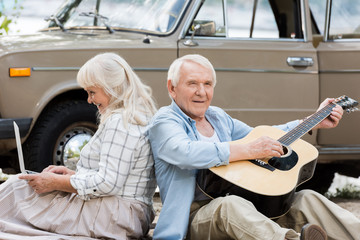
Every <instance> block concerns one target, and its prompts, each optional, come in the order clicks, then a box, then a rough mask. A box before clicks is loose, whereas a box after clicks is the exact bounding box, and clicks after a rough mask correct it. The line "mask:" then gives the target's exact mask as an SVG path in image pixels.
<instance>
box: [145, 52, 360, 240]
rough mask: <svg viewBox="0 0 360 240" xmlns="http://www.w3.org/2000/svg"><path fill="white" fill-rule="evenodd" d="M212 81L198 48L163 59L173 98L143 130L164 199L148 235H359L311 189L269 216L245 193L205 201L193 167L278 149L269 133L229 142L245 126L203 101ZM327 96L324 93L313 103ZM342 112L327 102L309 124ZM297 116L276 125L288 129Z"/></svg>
mask: <svg viewBox="0 0 360 240" xmlns="http://www.w3.org/2000/svg"><path fill="white" fill-rule="evenodd" d="M215 84H216V75H215V71H214V68H213V66H212V65H211V63H210V62H209V61H208V60H207V59H206V58H204V57H202V56H200V55H186V56H184V57H181V58H179V59H176V60H175V61H174V62H173V63H172V65H171V66H170V69H169V72H168V81H167V87H168V91H169V95H170V97H171V98H172V100H173V101H172V103H171V105H170V106H166V107H163V108H161V109H160V110H159V111H158V113H157V114H156V115H155V116H154V118H153V120H152V122H151V124H150V130H149V138H150V142H151V146H152V150H153V154H154V158H155V171H156V177H157V181H158V185H159V188H160V196H161V201H162V203H163V208H162V210H161V213H160V217H159V220H158V222H157V225H156V228H155V231H154V239H184V238H186V237H187V238H188V239H190V238H191V239H201V240H203V239H326V238H327V236H326V232H325V231H324V230H323V228H324V229H325V230H326V231H327V234H328V236H329V238H331V239H356V238H359V236H360V235H359V229H360V221H359V220H358V219H357V218H356V217H355V216H353V215H352V214H351V213H349V212H347V211H346V210H344V209H341V208H340V207H338V206H337V205H336V204H334V203H332V202H331V201H329V200H327V199H326V198H325V197H323V196H322V195H320V194H318V193H316V192H314V191H310V190H305V191H301V192H298V193H296V194H295V199H294V202H293V205H292V207H291V209H290V210H289V211H288V213H287V214H285V215H284V216H282V217H280V218H278V219H277V220H271V219H269V218H267V217H266V216H264V215H263V214H261V213H260V212H258V211H257V210H256V208H255V207H254V205H253V204H252V203H250V202H249V201H247V200H245V199H244V198H241V197H239V196H226V197H219V198H215V199H213V200H212V199H209V198H208V197H207V196H206V195H204V194H203V193H202V192H201V191H199V190H198V189H197V188H196V174H197V171H198V169H206V168H210V167H214V166H220V165H227V164H229V162H232V161H241V160H246V159H262V158H265V157H273V156H276V157H280V156H281V155H282V154H284V153H283V148H282V146H281V144H280V143H279V142H278V141H276V140H274V139H272V138H270V137H260V138H259V139H257V140H254V141H252V142H250V143H246V144H244V143H238V142H234V141H235V140H237V139H241V138H244V137H245V136H246V135H247V134H248V133H249V132H250V131H251V130H252V128H251V127H250V126H248V125H246V124H245V123H243V122H241V121H239V120H236V119H233V118H231V117H230V116H229V115H227V114H226V113H225V112H224V111H223V110H221V109H220V108H217V107H213V106H210V104H211V100H212V98H213V94H214V87H215ZM332 101H333V99H326V100H325V101H324V102H323V103H322V104H321V105H320V107H319V109H320V108H322V107H323V106H325V105H327V104H329V103H331V102H332ZM342 114H343V110H342V108H341V107H340V106H336V107H334V109H333V110H332V112H331V114H330V116H329V117H328V118H326V119H325V120H323V121H322V122H320V123H319V125H318V126H316V128H333V127H335V126H337V125H338V123H339V121H340V119H341V117H342ZM301 121H302V120H295V121H291V122H288V123H286V124H284V125H279V126H276V127H278V128H280V129H282V130H285V131H289V130H291V129H293V128H294V127H295V126H297V125H298V124H299V123H300V122H301ZM315 204H316V211H315V210H314V209H313V207H312V206H314V205H315ZM308 223H311V224H308ZM304 225H305V226H304ZM303 226H304V227H303ZM320 226H321V227H320ZM298 232H301V233H298Z"/></svg>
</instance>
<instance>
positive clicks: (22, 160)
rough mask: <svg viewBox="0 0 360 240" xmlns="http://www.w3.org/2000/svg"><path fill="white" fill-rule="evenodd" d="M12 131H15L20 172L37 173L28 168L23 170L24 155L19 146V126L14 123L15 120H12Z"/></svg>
mask: <svg viewBox="0 0 360 240" xmlns="http://www.w3.org/2000/svg"><path fill="white" fill-rule="evenodd" d="M14 131H15V138H16V147H17V151H18V158H19V166H20V171H21V173H23V174H36V173H38V172H34V171H30V170H25V163H24V156H23V152H22V147H21V139H20V131H19V126H18V125H17V124H16V122H15V121H14Z"/></svg>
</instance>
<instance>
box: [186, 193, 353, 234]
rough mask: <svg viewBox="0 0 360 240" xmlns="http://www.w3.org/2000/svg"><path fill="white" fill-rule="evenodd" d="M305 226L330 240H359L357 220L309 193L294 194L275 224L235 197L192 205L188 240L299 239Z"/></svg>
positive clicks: (333, 204) (323, 198) (318, 195)
mask: <svg viewBox="0 0 360 240" xmlns="http://www.w3.org/2000/svg"><path fill="white" fill-rule="evenodd" d="M306 223H313V224H317V225H319V226H321V227H322V228H324V229H325V231H326V232H327V234H328V238H329V240H332V239H336V240H347V239H348V240H360V219H358V218H357V217H355V216H354V215H353V214H352V213H350V212H348V211H347V210H345V209H343V208H341V207H339V206H338V205H336V204H335V203H333V202H331V201H330V200H328V199H327V198H325V197H324V196H323V195H321V194H319V193H316V192H314V191H311V190H303V191H300V192H297V193H296V194H295V199H294V202H293V204H292V207H291V208H290V210H289V211H288V212H287V213H286V214H285V215H284V216H281V217H280V218H278V219H276V220H271V219H269V218H267V217H266V216H264V215H262V214H261V213H260V212H258V211H257V210H256V208H255V207H254V205H253V204H252V203H251V202H249V201H247V200H245V199H243V198H241V197H237V196H226V197H221V198H216V199H214V200H211V201H202V202H194V203H193V204H192V206H191V216H190V225H189V231H188V237H187V239H194V240H199V239H201V240H206V239H214V240H219V239H242V240H247V239H269V240H270V239H274V240H282V239H285V238H286V239H299V236H300V234H299V232H300V231H301V228H302V226H303V225H305V224H306Z"/></svg>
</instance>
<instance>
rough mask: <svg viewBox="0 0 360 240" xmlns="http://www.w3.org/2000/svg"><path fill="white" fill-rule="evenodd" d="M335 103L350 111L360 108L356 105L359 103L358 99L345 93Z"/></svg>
mask: <svg viewBox="0 0 360 240" xmlns="http://www.w3.org/2000/svg"><path fill="white" fill-rule="evenodd" d="M335 103H336V104H338V105H340V106H341V107H342V108H343V109H344V110H345V111H346V112H348V113H350V112H355V111H358V110H359V109H358V108H357V107H356V106H357V105H358V104H359V103H358V102H357V101H356V100H354V99H352V98H349V97H348V96H345V95H343V96H341V97H338V98H336V99H335Z"/></svg>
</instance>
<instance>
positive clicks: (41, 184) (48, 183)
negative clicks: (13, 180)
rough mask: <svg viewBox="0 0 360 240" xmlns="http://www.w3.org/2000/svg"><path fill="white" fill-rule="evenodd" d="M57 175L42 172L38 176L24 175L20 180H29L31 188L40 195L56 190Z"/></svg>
mask: <svg viewBox="0 0 360 240" xmlns="http://www.w3.org/2000/svg"><path fill="white" fill-rule="evenodd" d="M55 177H56V174H55V173H51V172H42V173H38V174H22V175H19V178H20V179H23V180H27V181H28V184H29V186H30V187H32V188H33V189H34V191H35V192H36V193H38V194H41V193H47V192H52V191H54V190H56V181H55Z"/></svg>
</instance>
